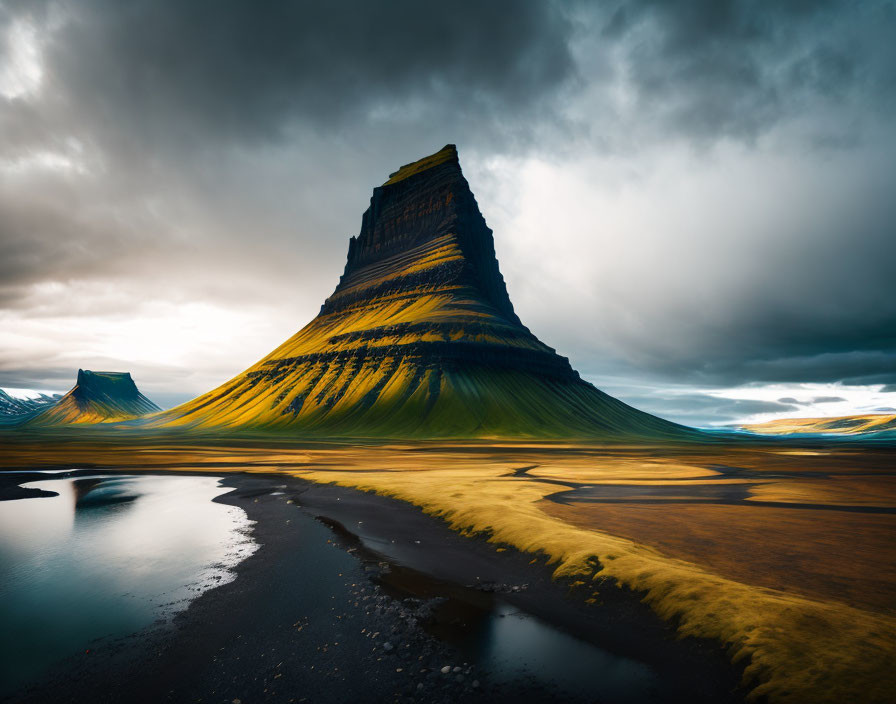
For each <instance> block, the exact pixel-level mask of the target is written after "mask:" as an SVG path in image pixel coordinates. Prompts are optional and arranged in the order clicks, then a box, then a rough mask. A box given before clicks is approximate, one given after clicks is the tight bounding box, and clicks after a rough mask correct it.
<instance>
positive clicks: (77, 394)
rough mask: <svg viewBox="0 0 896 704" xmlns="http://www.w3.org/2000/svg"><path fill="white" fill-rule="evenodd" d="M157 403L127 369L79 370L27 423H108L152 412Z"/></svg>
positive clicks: (43, 424)
mask: <svg viewBox="0 0 896 704" xmlns="http://www.w3.org/2000/svg"><path fill="white" fill-rule="evenodd" d="M158 410H160V409H159V407H158V406H157V405H156V404H154V403H153V402H152V401H150V400H149V399H148V398H146V396H144V395H143V394H141V393H140V391H139V390H138V389H137V386H136V385H135V384H134V380H133V379H131V375H130V374H128V373H127V372H91V371H88V370H85V369H79V370H78V381H77V383H76V384H75V386H74V388H73V389H72V390H71V391H69V392H68V393H67V394H65V396H63V397H62V398H61V399H60V400H59V402H58V403H56V404H55V405H53V406H51V407H50V408H48V409H47V410H45V411H43V412H42V413H40V414H39V415H37V416H35V417H34V418H32V419H31V420H30V421H28V425H41V426H47V425H69V424H72V423H110V422H114V421H120V420H130V419H132V418H139V417H140V416H144V415H146V414H148V413H155V412H156V411H158Z"/></svg>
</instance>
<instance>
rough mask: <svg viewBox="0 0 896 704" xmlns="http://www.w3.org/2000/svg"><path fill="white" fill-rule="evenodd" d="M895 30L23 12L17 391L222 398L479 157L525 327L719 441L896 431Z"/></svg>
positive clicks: (366, 5)
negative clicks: (348, 273) (415, 196)
mask: <svg viewBox="0 0 896 704" xmlns="http://www.w3.org/2000/svg"><path fill="white" fill-rule="evenodd" d="M894 36H896V4H894V3H893V2H874V1H869V2H861V3H857V2H812V1H809V0H794V1H792V2H778V1H768V2H766V1H762V0H758V1H757V0H753V1H751V2H747V1H744V2H726V1H723V0H705V1H699V2H698V1H685V2H676V3H665V2H660V1H659V0H657V1H655V2H648V1H643V2H636V1H632V2H606V3H590V2H587V3H586V2H523V1H521V0H508V1H506V2H505V1H498V0H495V1H491V2H481V1H476V2H464V1H458V0H455V1H454V2H451V3H424V2H419V0H415V1H413V2H412V1H396V2H388V3H386V2H383V3H380V2H369V0H354V1H352V2H327V3H319V2H279V3H261V4H259V3H250V2H228V1H227V0H215V1H212V0H207V1H200V0H194V1H191V2H181V1H180V0H133V1H132V0H108V1H102V0H78V1H77V2H75V1H71V2H41V1H40V0H29V1H28V2H17V1H16V0H0V325H2V330H3V334H2V336H0V386H4V387H25V388H37V389H50V390H66V389H67V388H69V387H70V386H71V385H72V383H73V382H74V378H75V373H76V370H77V369H78V368H79V367H83V368H87V369H108V370H121V371H131V372H132V373H133V375H134V377H135V379H136V381H137V383H138V385H139V386H140V387H141V389H142V390H143V391H144V392H145V393H147V395H149V396H150V397H151V398H153V399H154V400H156V402H158V403H160V405H166V406H168V405H173V404H174V403H175V402H178V401H182V400H186V399H187V398H190V397H192V396H194V395H196V394H199V393H201V392H203V391H205V390H208V389H209V388H211V387H213V386H215V385H217V384H219V383H221V382H223V381H225V380H226V379H228V378H230V377H231V376H233V375H234V374H235V373H237V372H239V371H241V370H242V369H244V368H245V367H247V366H249V365H250V364H251V363H253V362H254V361H256V360H257V359H258V358H260V357H261V356H263V355H265V354H266V353H267V352H269V351H270V350H271V349H272V348H274V347H275V346H276V345H278V344H279V343H280V342H282V341H283V340H284V339H285V338H287V337H288V336H290V335H291V334H292V333H293V332H295V331H296V330H297V329H298V328H300V327H301V326H303V325H304V324H305V323H307V322H308V321H309V320H310V319H311V318H313V317H314V315H315V314H316V313H317V310H318V309H319V306H320V304H321V302H322V301H323V299H324V298H325V297H326V296H327V295H328V294H329V293H330V292H331V291H332V289H333V288H334V287H335V285H336V283H337V280H338V277H339V275H340V274H341V272H342V268H343V266H344V262H345V254H346V250H347V241H348V237H349V236H350V235H353V234H357V232H358V230H359V227H360V221H361V213H362V212H363V211H364V209H365V208H366V207H367V203H368V199H369V197H370V191H371V189H372V188H373V186H375V185H378V184H380V183H382V182H383V181H384V180H385V179H386V177H387V176H388V174H389V172H390V171H393V170H394V169H395V168H397V167H398V166H400V165H401V164H404V163H407V162H409V161H412V160H414V159H416V158H419V157H421V156H423V155H426V154H429V153H431V152H434V151H436V150H438V149H439V148H441V147H442V146H443V145H444V144H446V143H449V142H453V143H456V144H457V145H458V148H459V151H460V157H461V164H462V166H463V168H464V172H465V174H466V176H467V178H468V180H469V181H470V183H471V186H472V188H473V191H474V193H475V194H476V196H477V199H478V201H479V204H480V206H481V208H482V210H483V213H484V215H485V217H486V220H487V221H488V223H489V225H490V226H491V227H492V229H493V230H494V231H495V241H496V249H497V253H498V257H499V260H500V262H501V267H502V271H503V272H504V275H505V278H506V280H507V284H508V288H509V291H510V296H511V299H512V300H513V302H514V305H515V307H516V309H517V312H518V313H519V314H520V317H521V318H522V319H523V321H524V323H526V324H527V325H528V326H529V327H530V329H531V330H532V331H533V332H535V333H536V334H537V335H538V336H539V337H540V338H541V339H542V340H544V341H545V342H547V343H548V344H550V345H552V346H554V347H556V348H557V349H558V351H559V352H560V353H561V354H564V355H566V356H568V357H570V359H571V361H572V363H573V365H574V366H575V367H576V368H577V369H578V370H579V371H580V372H581V373H582V375H583V376H585V377H586V378H588V379H589V380H591V381H593V382H594V383H595V384H597V385H598V386H599V387H601V388H603V389H605V390H606V391H608V392H610V393H613V394H615V395H617V396H619V397H620V398H622V399H623V400H626V401H628V402H630V403H633V404H635V405H638V406H640V407H642V408H644V409H645V410H649V411H652V412H655V413H658V414H660V415H663V416H665V417H668V418H672V419H675V420H679V421H682V422H686V423H694V424H700V425H706V424H712V423H730V422H735V421H741V420H744V419H765V418H771V417H777V416H793V415H801V416H808V415H842V414H845V413H849V412H865V411H872V410H886V409H890V410H892V408H893V407H896V228H894V223H896V121H894V120H893V114H894V109H896V42H893V41H892V38H893V37H894Z"/></svg>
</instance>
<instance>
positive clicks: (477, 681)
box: [473, 680, 479, 689]
mask: <svg viewBox="0 0 896 704" xmlns="http://www.w3.org/2000/svg"><path fill="white" fill-rule="evenodd" d="M478 688H479V680H473V689H478Z"/></svg>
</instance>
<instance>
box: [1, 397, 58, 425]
mask: <svg viewBox="0 0 896 704" xmlns="http://www.w3.org/2000/svg"><path fill="white" fill-rule="evenodd" d="M60 398H62V395H61V394H45V393H37V394H27V395H20V394H15V393H10V392H9V391H7V390H6V389H0V425H11V424H16V423H21V422H23V421H25V420H27V419H28V418H30V417H31V416H33V415H35V414H37V413H40V412H41V411H42V410H44V409H46V408H48V407H50V406H52V405H53V404H54V403H56V402H58V401H59V399H60Z"/></svg>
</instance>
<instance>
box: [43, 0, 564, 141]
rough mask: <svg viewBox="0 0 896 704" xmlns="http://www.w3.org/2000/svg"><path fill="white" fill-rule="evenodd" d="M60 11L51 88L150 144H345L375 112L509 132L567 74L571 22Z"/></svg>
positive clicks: (391, 11) (248, 10) (95, 7)
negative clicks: (319, 139)
mask: <svg viewBox="0 0 896 704" xmlns="http://www.w3.org/2000/svg"><path fill="white" fill-rule="evenodd" d="M75 12H76V13H77V16H76V21H73V22H71V23H69V24H67V25H66V26H65V28H64V29H63V30H62V31H61V32H60V33H59V34H58V36H57V37H55V38H54V40H53V43H52V47H51V52H52V53H51V62H52V65H53V67H54V80H55V83H56V85H58V86H59V87H60V88H63V89H65V90H66V91H68V92H70V93H71V94H72V95H74V96H78V95H86V96H90V98H91V100H90V101H84V103H83V104H82V105H80V107H81V109H83V110H84V111H86V112H87V113H88V114H89V117H90V119H91V120H92V121H95V122H96V123H97V124H98V125H99V126H100V127H101V128H103V129H110V130H113V131H114V130H117V129H118V127H119V124H120V123H121V121H123V120H124V121H127V124H128V127H129V130H128V136H129V137H131V138H136V139H137V140H141V141H147V142H149V143H153V144H157V143H159V142H163V143H165V144H170V143H176V144H180V145H184V144H186V145H189V144H191V142H192V141H193V140H195V139H197V138H198V139H199V140H200V144H208V143H209V141H210V140H213V139H214V138H216V137H223V138H225V139H230V140H239V141H248V142H254V141H258V140H262V141H264V140H271V139H283V138H286V137H287V136H289V135H290V126H291V125H292V124H293V123H295V122H300V123H309V124H311V125H313V126H314V128H315V129H317V130H323V131H326V132H332V131H333V130H346V131H347V132H346V133H345V137H346V138H348V139H351V136H350V131H351V130H352V129H354V128H356V127H357V126H358V125H360V124H365V123H367V122H368V121H370V120H375V119H376V118H375V114H374V115H373V116H372V113H376V112H377V111H381V112H383V113H384V114H386V115H388V116H389V119H390V121H393V122H398V123H402V122H416V121H419V120H423V119H425V120H435V121H436V122H437V123H438V125H439V126H444V125H446V124H448V125H450V124H454V125H458V124H463V123H464V122H470V125H471V126H474V125H475V126H476V127H477V128H481V127H482V126H483V123H484V122H486V123H487V122H488V120H489V119H492V120H495V119H500V121H501V123H502V124H503V125H505V126H508V125H510V124H513V123H514V121H515V120H514V115H519V114H520V113H522V114H523V115H524V116H526V115H528V113H529V111H530V110H532V109H534V108H537V107H538V106H539V105H540V104H542V103H543V101H544V99H545V98H546V97H549V96H552V95H554V94H556V91H557V90H558V89H560V88H561V87H563V86H564V85H565V84H566V83H567V82H568V81H569V80H570V79H571V78H572V77H573V74H574V66H573V62H572V59H571V56H570V53H569V49H568V37H569V34H570V31H571V26H570V23H569V22H568V21H567V20H566V19H565V15H564V14H563V13H560V12H557V11H555V6H554V5H553V4H549V3H540V2H510V1H509V0H507V1H505V0H501V1H499V2H489V3H478V2H459V3H458V2H455V3H439V4H422V3H419V2H412V1H410V0H399V1H398V2H390V3H367V2H329V3H318V2H281V3H273V4H266V5H265V6H264V7H263V8H259V6H257V5H254V4H251V3H243V2H213V1H211V0H207V1H200V2H189V3H181V2H152V1H137V2H127V3H121V2H114V1H109V2H105V1H103V0H95V1H93V2H85V3H79V4H78V5H77V7H76V9H75ZM110 57H114V59H113V60H110ZM471 118H472V122H471ZM477 120H478V122H477ZM436 141H438V140H436ZM442 141H445V140H442Z"/></svg>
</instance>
